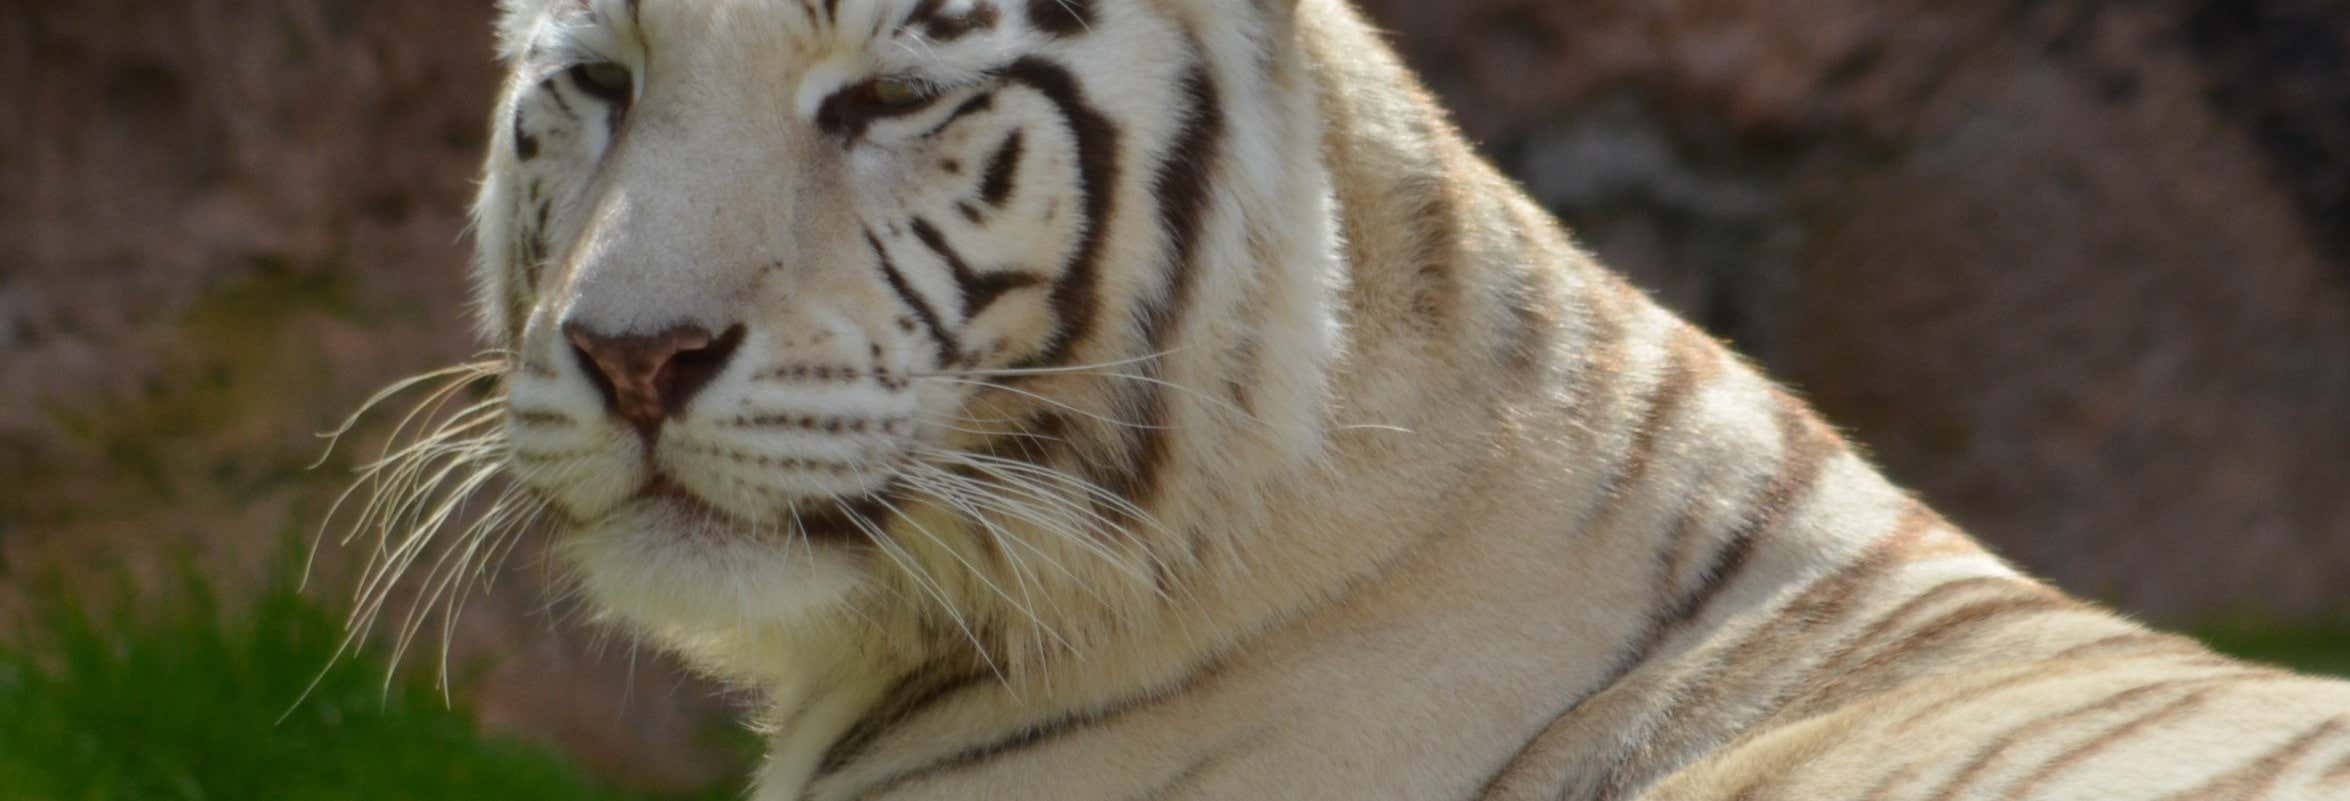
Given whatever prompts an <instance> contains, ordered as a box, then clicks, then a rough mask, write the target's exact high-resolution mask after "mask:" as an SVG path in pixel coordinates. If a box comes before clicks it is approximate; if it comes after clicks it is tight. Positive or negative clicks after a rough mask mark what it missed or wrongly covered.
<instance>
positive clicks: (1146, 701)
mask: <svg viewBox="0 0 2350 801" xmlns="http://www.w3.org/2000/svg"><path fill="white" fill-rule="evenodd" d="M1222 669H1223V665H1222V664H1220V663H1214V662H1211V663H1208V664H1204V665H1201V666H1200V668H1199V669H1198V670H1195V671H1192V673H1191V674H1190V675H1188V676H1185V677H1183V678H1182V679H1181V680H1179V681H1177V682H1175V684H1174V685H1173V686H1171V687H1164V688H1159V689H1157V690H1156V691H1149V692H1143V693H1138V694H1136V695H1134V696H1132V697H1129V698H1127V699H1126V700H1124V701H1120V702H1117V703H1113V704H1109V705H1107V706H1104V707H1102V708H1100V709H1098V710H1095V711H1091V712H1083V713H1079V714H1073V715H1069V716H1067V717H1063V718H1060V719H1057V720H1052V721H1048V722H1045V723H1040V724H1037V725H1034V726H1030V727H1027V728H1025V729H1021V730H1019V731H1017V732H1013V733H1012V734H1011V735H1009V736H1006V737H1004V738H1002V739H998V740H996V741H994V742H991V743H987V744H984V745H979V746H975V747H972V748H968V749H964V750H963V751H961V752H959V753H956V754H954V755H952V756H949V757H946V758H944V759H940V760H938V761H936V762H932V763H930V764H927V765H923V766H921V767H916V768H911V769H908V770H904V771H900V772H898V773H896V774H894V775H891V776H889V777H886V778H884V779H882V780H880V781H878V782H875V783H873V785H872V786H870V787H867V788H865V789H864V790H863V791H860V792H858V793H857V794H856V795H855V796H853V798H855V799H857V800H858V801H866V799H874V798H879V797H881V796H883V795H887V794H888V793H889V792H890V791H891V790H895V789H897V788H899V787H903V786H906V785H908V784H912V783H915V782H919V781H923V780H926V779H929V778H931V777H934V776H939V775H944V774H948V773H954V772H958V771H963V770H969V769H971V768H974V767H977V766H979V765H982V764H985V763H987V762H989V761H992V760H995V759H999V758H1002V757H1005V756H1009V755H1012V754H1016V753H1020V752H1022V751H1026V750H1028V749H1031V748H1035V747H1038V746H1041V745H1044V744H1047V743H1050V742H1052V741H1054V740H1057V739H1060V738H1062V737H1066V736H1069V735H1071V734H1075V733H1078V732H1082V731H1086V730H1088V729H1092V728H1094V727H1097V726H1103V725H1107V724H1109V723H1113V722H1115V721H1117V720H1118V719H1120V718H1123V717H1125V716H1126V715H1128V714H1132V713H1133V712H1134V711H1136V710H1138V709H1142V708H1144V707H1148V706H1152V705H1156V704H1159V703H1162V702H1165V701H1167V700H1169V699H1176V698H1182V697H1184V696H1186V695H1189V694H1192V693H1195V692H1198V691H1200V690H1201V688H1203V687H1206V686H1208V685H1210V684H1211V683H1213V682H1214V681H1215V680H1216V678H1217V677H1218V676H1219V675H1221V673H1222Z"/></svg>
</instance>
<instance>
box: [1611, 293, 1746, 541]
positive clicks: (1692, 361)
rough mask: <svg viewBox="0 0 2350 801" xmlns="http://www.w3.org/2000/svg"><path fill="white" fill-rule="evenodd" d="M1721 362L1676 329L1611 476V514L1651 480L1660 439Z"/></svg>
mask: <svg viewBox="0 0 2350 801" xmlns="http://www.w3.org/2000/svg"><path fill="white" fill-rule="evenodd" d="M1720 360H1721V355H1720V354H1718V353H1715V352H1714V349H1713V348H1711V347H1708V343H1707V342H1705V338H1704V336H1703V335H1701V334H1698V333H1697V332H1696V331H1695V330H1694V329H1691V328H1688V327H1686V326H1676V327H1674V329H1673V334H1672V338H1671V339H1670V340H1668V341H1667V342H1666V343H1665V368H1664V374H1663V375H1662V376H1661V377H1659V378H1658V379H1657V384H1656V388H1655V389H1653V390H1651V391H1650V392H1649V401H1648V409H1647V411H1645V412H1643V413H1642V414H1641V416H1640V420H1639V422H1637V423H1634V424H1633V427H1632V443H1631V445H1630V446H1629V447H1628V448H1626V449H1625V451H1624V457H1623V458H1622V459H1620V460H1618V463H1617V467H1616V470H1615V471H1614V472H1613V473H1611V474H1610V475H1609V477H1608V480H1607V486H1606V489H1605V491H1606V492H1607V494H1608V495H1609V496H1613V497H1610V498H1609V500H1608V503H1609V507H1608V510H1609V511H1612V510H1613V509H1615V508H1617V507H1619V506H1620V505H1622V504H1623V503H1625V502H1626V501H1627V500H1628V499H1626V498H1623V497H1620V496H1621V495H1622V494H1623V493H1624V492H1626V491H1627V490H1628V489H1629V488H1630V487H1631V486H1633V485H1635V484H1638V483H1639V482H1641V481H1642V480H1644V479H1646V478H1647V476H1648V469H1649V463H1650V462H1651V461H1653V460H1654V459H1655V458H1656V441H1657V438H1658V437H1659V436H1661V435H1662V434H1663V432H1664V430H1665V429H1666V428H1668V427H1669V426H1671V425H1672V423H1673V420H1674V419H1675V416H1676V415H1677V414H1678V413H1679V412H1680V410H1681V406H1682V405H1683V404H1684V403H1687V402H1688V400H1689V397H1690V396H1691V395H1694V394H1696V392H1697V388H1698V387H1699V386H1701V385H1703V384H1704V383H1706V382H1707V381H1710V380H1712V378H1713V376H1714V374H1715V373H1717V372H1718V371H1719V370H1720ZM1609 511H1603V512H1602V518H1603V519H1607V518H1612V517H1614V515H1613V514H1610V513H1609Z"/></svg>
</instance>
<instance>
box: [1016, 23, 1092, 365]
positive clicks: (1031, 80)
mask: <svg viewBox="0 0 2350 801" xmlns="http://www.w3.org/2000/svg"><path fill="white" fill-rule="evenodd" d="M1004 79H1005V80H1006V81H1008V82H1010V83H1012V84H1015V85H1019V86H1025V87H1028V88H1030V89H1033V90H1035V91H1036V92H1037V93H1039V94H1042V95H1044V96H1045V98H1046V99H1047V100H1049V101H1051V102H1052V104H1053V105H1054V106H1055V107H1057V108H1059V109H1060V110H1061V115H1062V117H1063V118H1064V119H1066V120H1068V124H1069V134H1070V136H1071V137H1073V138H1074V139H1076V150H1077V190H1078V193H1079V194H1080V195H1081V196H1082V203H1081V204H1080V205H1081V207H1082V208H1081V210H1082V211H1083V212H1084V219H1081V220H1078V221H1077V224H1078V231H1079V233H1078V239H1077V249H1076V252H1074V253H1072V254H1070V256H1069V261H1068V263H1067V264H1066V265H1064V266H1063V267H1062V271H1061V274H1060V276H1059V277H1058V278H1056V279H1054V282H1053V296H1052V304H1053V314H1054V316H1055V317H1056V318H1057V319H1058V320H1059V322H1060V325H1059V326H1057V327H1056V328H1055V330H1054V331H1053V335H1052V338H1051V339H1049V340H1047V341H1046V343H1045V345H1044V347H1043V348H1042V349H1041V351H1040V352H1039V353H1038V354H1037V355H1035V356H1033V357H1031V358H1029V359H1025V360H1023V361H1022V364H1020V365H1018V366H1020V367H1042V366H1052V365H1057V364H1060V363H1062V362H1064V361H1066V360H1067V359H1068V358H1069V354H1070V353H1071V352H1073V351H1075V350H1076V347H1077V343H1078V341H1080V340H1082V339H1084V338H1085V336H1086V335H1088V334H1091V333H1092V332H1093V328H1094V325H1095V322H1096V319H1095V318H1097V317H1098V316H1099V312H1100V305H1101V299H1100V298H1099V297H1097V296H1096V292H1097V290H1098V288H1099V287H1098V285H1099V283H1100V277H1101V276H1100V271H1101V264H1100V262H1101V254H1102V245H1103V244H1104V243H1105V241H1106V240H1107V239H1108V237H1109V223H1110V215H1111V213H1112V212H1114V211H1115V210H1116V207H1117V197H1118V175H1119V165H1118V137H1119V132H1118V126H1117V124H1116V123H1113V122H1111V121H1110V119H1109V118H1108V117H1105V116H1102V113H1101V111H1100V110H1098V109H1096V108H1094V107H1093V105H1092V104H1090V103H1088V102H1086V99H1085V93H1084V90H1083V89H1081V88H1080V87H1079V86H1078V85H1077V77H1076V76H1074V75H1071V74H1070V73H1069V70H1068V69H1067V68H1065V67H1062V66H1061V65H1059V64H1056V63H1053V62H1051V61H1047V60H1045V59H1042V58H1035V57H1030V58H1024V59H1021V60H1019V61H1017V62H1014V63H1013V64H1012V66H1010V67H1008V68H1006V69H1005V70H1004Z"/></svg>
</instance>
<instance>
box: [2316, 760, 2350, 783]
mask: <svg viewBox="0 0 2350 801" xmlns="http://www.w3.org/2000/svg"><path fill="white" fill-rule="evenodd" d="M2317 780H2318V782H2319V783H2321V784H2339V783H2342V782H2350V754H2343V755H2342V759H2341V761H2338V762H2335V763H2334V766H2333V767H2330V768H2326V772H2325V775H2322V776H2319V777H2317Z"/></svg>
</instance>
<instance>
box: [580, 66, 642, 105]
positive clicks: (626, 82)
mask: <svg viewBox="0 0 2350 801" xmlns="http://www.w3.org/2000/svg"><path fill="white" fill-rule="evenodd" d="M571 79H572V80H573V81H574V82H576V83H578V84H579V87H580V89H581V91H585V92H587V93H588V94H590V95H593V96H595V97H598V98H602V99H604V100H608V101H613V102H626V101H627V99H628V97H629V96H630V95H632V94H634V93H635V90H636V76H635V75H633V74H630V73H629V71H628V68H627V67H623V66H621V65H619V64H616V63H613V62H610V61H599V62H596V63H593V64H581V65H578V66H575V67H572V68H571Z"/></svg>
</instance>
